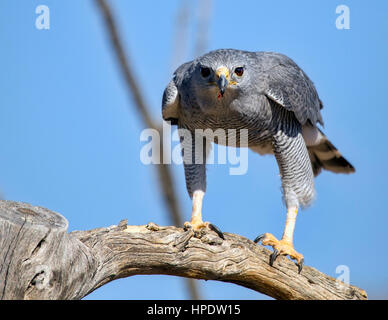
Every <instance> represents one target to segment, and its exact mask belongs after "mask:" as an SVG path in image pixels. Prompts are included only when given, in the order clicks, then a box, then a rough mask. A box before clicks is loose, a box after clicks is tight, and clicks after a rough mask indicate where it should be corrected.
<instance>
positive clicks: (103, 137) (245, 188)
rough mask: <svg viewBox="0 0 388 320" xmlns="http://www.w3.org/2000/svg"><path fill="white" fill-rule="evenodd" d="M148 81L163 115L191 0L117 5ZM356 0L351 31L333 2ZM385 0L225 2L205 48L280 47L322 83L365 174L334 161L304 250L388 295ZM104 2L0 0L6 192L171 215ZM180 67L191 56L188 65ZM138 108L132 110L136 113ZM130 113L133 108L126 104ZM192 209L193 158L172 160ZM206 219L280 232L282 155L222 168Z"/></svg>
mask: <svg viewBox="0 0 388 320" xmlns="http://www.w3.org/2000/svg"><path fill="white" fill-rule="evenodd" d="M39 4H45V5H47V6H48V7H49V8H50V30H37V29H36V28H35V19H36V17H37V15H36V14H35V8H36V6H37V5H39ZM112 4H113V6H114V9H115V12H116V13H117V14H118V22H119V24H120V27H121V33H122V35H123V37H124V40H125V45H126V48H127V49H128V50H129V51H130V55H131V57H132V60H133V63H134V66H135V68H136V72H137V74H136V77H137V79H138V81H139V84H140V85H141V87H142V88H143V89H144V91H145V92H146V95H147V101H148V102H149V103H150V105H151V106H152V112H153V116H154V118H155V119H158V120H161V111H160V104H161V96H162V93H163V90H164V87H165V86H166V84H167V83H168V81H169V79H170V76H171V71H172V70H171V65H172V62H171V59H172V46H173V36H174V34H175V31H174V28H175V19H176V14H177V10H178V8H179V6H180V2H179V1H177V0H175V1H151V0H143V1H124V0H121V1H112ZM340 4H347V5H348V6H349V8H350V30H337V29H336V27H335V20H336V17H337V15H336V13H335V9H336V7H337V6H338V5H340ZM197 7H198V4H197V1H190V10H191V12H190V21H189V22H190V28H189V34H188V39H187V43H188V50H187V53H186V57H185V60H188V59H191V58H192V57H193V47H194V46H193V43H194V41H195V39H196V34H195V32H196V30H197V29H196V28H197V24H196V16H197ZM387 31H388V2H387V1H361V0H359V1H346V0H338V1H332V0H330V1H326V0H325V1H307V0H305V1H297V2H295V1H286V0H284V1H280V0H279V1H253V0H252V1H238V2H237V1H232V0H231V1H226V0H217V1H215V2H214V4H213V10H212V14H211V22H210V30H209V43H208V49H209V50H210V49H217V48H238V49H244V50H252V51H262V50H267V51H278V52H281V53H284V54H286V55H288V56H290V57H291V58H292V59H294V60H295V61H296V62H297V63H298V64H299V65H300V66H301V67H302V68H303V69H304V70H305V72H306V73H307V74H308V75H309V76H310V78H311V79H312V80H313V81H314V83H315V85H316V87H317V90H318V92H319V95H320V97H321V99H322V101H323V103H324V106H325V108H324V109H323V117H324V120H325V128H324V131H325V133H326V134H327V135H328V137H329V138H330V139H331V140H332V141H333V143H334V144H335V145H336V146H337V147H338V148H339V149H340V150H341V152H342V153H343V154H344V155H345V157H347V158H348V159H349V160H350V161H351V162H352V163H353V165H354V166H355V167H356V169H357V172H356V174H353V175H349V176H347V175H335V174H332V173H328V172H324V173H323V174H321V175H320V176H319V177H318V178H317V180H316V188H317V192H318V197H317V200H316V202H315V203H314V205H313V206H312V207H311V208H309V209H307V210H305V211H302V212H301V213H300V214H299V216H298V220H297V224H296V230H295V237H294V242H295V248H296V249H297V250H298V251H300V252H302V253H303V254H304V256H305V262H306V264H307V265H310V266H313V267H315V268H317V269H319V270H321V271H323V272H325V273H327V274H329V275H331V276H333V277H337V276H338V274H336V267H337V266H338V265H347V266H348V267H349V269H350V281H351V283H352V284H354V285H357V286H360V287H362V288H363V289H365V290H366V291H367V292H368V294H369V296H370V298H388V273H387V270H386V265H387V263H388V255H387V248H386V246H385V243H386V234H387V225H388V216H387V209H386V206H387V204H386V201H387V199H388V192H387V178H388V176H387V171H386V170H387V169H386V167H387V158H388V151H387V139H388V136H387V131H388V130H387V118H388V108H387V101H386V100H387V99H385V94H386V92H387V89H388V87H387V76H386V75H387V62H386V59H387V57H388V50H387V48H388V47H387V41H388V35H387ZM107 40H108V38H107V35H106V33H105V30H104V28H103V24H102V19H101V16H100V14H99V12H98V11H97V9H96V6H95V5H94V2H93V1H91V0H82V1H80V0H71V1H70V0H67V1H59V0H56V1H54V0H39V1H21V0H2V1H1V2H0V43H1V47H0V61H1V62H0V65H1V72H0V150H1V151H0V190H1V193H2V194H3V196H4V197H5V198H6V199H9V200H16V201H25V202H29V203H31V204H34V205H40V206H44V207H47V208H49V209H52V210H54V211H57V212H60V213H61V214H63V215H64V216H65V217H66V218H67V219H68V220H69V231H72V230H84V229H90V228H95V227H102V226H109V225H112V224H117V223H118V222H119V221H120V220H122V219H124V218H128V221H129V224H146V223H147V222H149V221H153V222H155V223H157V224H161V225H166V224H169V223H170V222H169V220H168V218H167V212H166V210H165V208H164V207H163V206H162V202H161V197H160V191H159V190H158V186H157V185H156V183H155V180H154V170H153V168H152V167H150V166H145V165H143V164H142V163H141V162H140V161H139V152H140V149H141V147H142V145H143V144H142V143H141V142H140V140H139V136H140V132H141V130H142V129H143V127H142V125H141V123H140V121H139V118H138V116H137V114H136V113H135V112H133V111H132V110H133V108H132V105H131V104H132V102H131V100H129V99H128V96H127V92H126V88H125V86H124V84H123V81H122V77H121V74H120V72H119V70H118V65H117V63H116V60H115V57H114V55H113V54H112V50H111V47H110V44H109V42H108V41H107ZM181 62H183V61H181ZM128 107H129V108H128ZM129 110H130V111H129ZM174 174H175V181H176V184H177V185H178V190H179V192H180V197H181V204H182V207H183V208H184V212H185V220H188V219H189V217H190V213H191V203H190V200H189V197H188V195H187V193H186V190H185V184H184V175H183V168H182V167H181V166H174ZM203 214H204V217H205V219H206V220H209V221H212V222H213V223H215V224H216V225H218V226H219V227H220V228H221V229H222V230H224V231H227V232H233V233H238V234H241V235H243V236H246V237H248V238H250V239H253V238H254V237H256V236H257V235H258V234H261V233H264V232H271V233H274V234H275V235H277V236H281V233H282V231H283V227H284V221H285V208H284V206H283V204H282V201H281V193H280V179H279V177H278V168H277V165H276V162H275V160H274V158H272V157H259V156H258V155H256V154H253V153H250V154H249V170H248V173H247V174H246V175H243V176H230V175H228V166H225V165H224V166H215V165H213V166H210V167H209V169H208V191H207V194H206V197H205V203H204V212H203ZM199 285H200V289H201V290H202V294H203V297H204V298H209V299H210V298H214V299H240V298H241V299H262V298H265V297H264V296H262V295H260V294H257V293H256V292H254V291H251V290H249V289H245V288H242V287H238V286H236V285H231V284H225V283H219V282H215V281H207V282H205V281H199ZM187 297H188V296H187V293H186V291H185V285H184V283H183V281H182V280H181V279H180V278H177V277H168V276H136V277H131V278H127V279H121V280H117V281H114V282H112V283H110V284H107V285H105V286H104V287H102V288H100V289H98V290H97V291H95V292H94V293H92V294H91V295H90V296H88V298H93V299H185V298H187Z"/></svg>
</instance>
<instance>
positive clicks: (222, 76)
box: [216, 67, 229, 96]
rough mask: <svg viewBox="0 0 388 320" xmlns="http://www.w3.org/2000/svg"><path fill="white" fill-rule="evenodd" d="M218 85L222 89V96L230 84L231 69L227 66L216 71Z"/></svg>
mask: <svg viewBox="0 0 388 320" xmlns="http://www.w3.org/2000/svg"><path fill="white" fill-rule="evenodd" d="M216 76H217V78H218V80H217V86H218V88H219V89H220V94H221V96H224V93H225V90H226V88H227V87H228V85H229V70H228V69H227V68H225V67H220V68H218V69H217V71H216Z"/></svg>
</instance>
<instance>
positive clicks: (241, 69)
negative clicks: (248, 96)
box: [234, 67, 244, 77]
mask: <svg viewBox="0 0 388 320" xmlns="http://www.w3.org/2000/svg"><path fill="white" fill-rule="evenodd" d="M234 73H235V74H236V75H238V76H239V77H241V76H242V75H243V73H244V68H243V67H237V68H236V69H234Z"/></svg>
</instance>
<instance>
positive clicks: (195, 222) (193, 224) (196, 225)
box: [184, 217, 225, 240]
mask: <svg viewBox="0 0 388 320" xmlns="http://www.w3.org/2000/svg"><path fill="white" fill-rule="evenodd" d="M184 229H185V230H189V229H192V230H193V231H194V235H195V236H196V237H198V238H200V237H201V235H202V232H203V231H204V229H210V230H212V231H214V232H215V233H217V235H218V236H219V237H220V238H221V239H223V240H225V237H224V234H223V233H222V231H221V230H220V229H219V228H218V227H217V226H215V225H214V224H212V223H209V222H203V221H202V219H196V218H195V217H194V218H193V219H191V221H190V222H188V221H187V222H185V224H184Z"/></svg>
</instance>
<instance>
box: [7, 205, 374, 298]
mask: <svg viewBox="0 0 388 320" xmlns="http://www.w3.org/2000/svg"><path fill="white" fill-rule="evenodd" d="M67 227H68V223H67V220H66V219H65V218H64V217H63V216H61V215H60V214H58V213H55V212H53V211H50V210H48V209H45V208H42V207H36V206H31V205H29V204H26V203H20V202H12V201H0V299H81V298H83V297H84V296H86V295H87V294H89V293H90V292H92V291H93V290H95V289H97V288H99V287H101V286H102V285H104V284H105V283H107V282H110V281H112V280H115V279H119V278H124V277H129V276H133V275H138V274H165V275H175V276H182V277H189V278H195V279H205V280H219V281H225V282H231V283H235V284H238V285H242V286H244V287H247V288H250V289H253V290H256V291H258V292H261V293H264V294H266V295H269V296H271V297H274V298H276V299H356V300H365V299H367V295H366V293H365V291H364V290H362V289H359V288H357V287H355V286H351V285H347V284H344V283H341V282H339V281H338V280H336V279H334V278H332V277H330V276H328V275H325V274H323V273H321V272H319V271H318V270H316V269H314V268H312V267H308V266H305V267H304V268H303V271H302V273H301V274H300V275H299V274H298V272H297V271H298V268H297V267H296V266H295V264H294V263H293V262H292V261H290V260H289V259H288V258H286V257H279V258H278V259H277V260H276V262H275V264H274V267H270V266H269V264H268V259H269V255H270V253H271V252H270V251H269V250H267V249H265V248H264V247H263V246H261V245H256V244H255V243H254V242H252V241H251V240H248V239H246V238H244V237H242V236H239V235H235V234H230V233H226V234H225V240H222V239H220V238H219V237H218V236H217V235H216V234H215V233H213V232H207V233H206V234H204V235H203V236H202V237H201V238H200V239H199V238H196V237H193V233H192V231H190V230H189V231H184V230H183V229H182V228H177V227H161V226H157V225H155V224H153V223H149V224H147V225H144V226H128V225H127V223H126V221H125V220H124V221H122V222H120V223H119V225H117V226H110V227H107V228H98V229H93V230H88V231H73V232H71V233H68V232H67Z"/></svg>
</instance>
